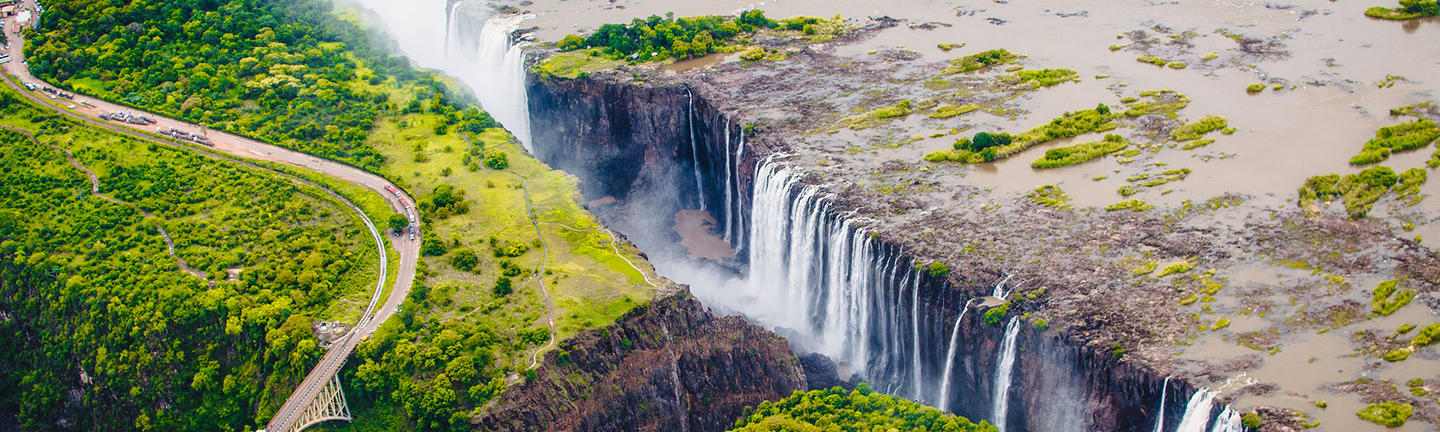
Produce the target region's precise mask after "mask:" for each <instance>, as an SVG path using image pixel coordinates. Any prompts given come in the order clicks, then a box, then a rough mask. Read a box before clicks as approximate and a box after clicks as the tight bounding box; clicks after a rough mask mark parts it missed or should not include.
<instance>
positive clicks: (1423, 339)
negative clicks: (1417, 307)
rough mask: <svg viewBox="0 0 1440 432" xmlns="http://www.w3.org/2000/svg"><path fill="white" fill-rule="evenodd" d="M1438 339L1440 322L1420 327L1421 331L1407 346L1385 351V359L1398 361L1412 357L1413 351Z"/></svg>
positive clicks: (1439, 336)
mask: <svg viewBox="0 0 1440 432" xmlns="http://www.w3.org/2000/svg"><path fill="white" fill-rule="evenodd" d="M1397 333H1398V332H1397ZM1437 341H1440V323H1434V324H1430V325H1428V326H1425V328H1422V329H1420V332H1419V333H1417V334H1416V335H1415V337H1414V338H1413V339H1410V343H1409V344H1407V345H1406V346H1405V347H1402V348H1397V349H1394V350H1391V351H1390V352H1388V353H1385V356H1384V358H1385V361H1390V362H1397V361H1401V360H1405V358H1407V357H1410V354H1411V353H1414V352H1415V351H1419V350H1420V349H1421V348H1424V347H1426V346H1429V345H1430V344H1433V343H1435V342H1437Z"/></svg>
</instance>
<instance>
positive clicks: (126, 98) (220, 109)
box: [25, 0, 495, 170]
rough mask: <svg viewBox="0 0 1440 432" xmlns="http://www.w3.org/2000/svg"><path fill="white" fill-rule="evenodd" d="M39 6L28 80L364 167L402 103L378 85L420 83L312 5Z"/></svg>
mask: <svg viewBox="0 0 1440 432" xmlns="http://www.w3.org/2000/svg"><path fill="white" fill-rule="evenodd" d="M45 7H46V13H45V17H44V19H42V20H40V22H41V23H43V26H42V27H40V28H39V29H38V31H37V32H36V34H35V35H34V36H32V37H30V38H28V40H27V44H26V45H25V49H26V54H27V55H28V56H29V58H30V65H31V68H32V69H33V72H34V73H35V74H36V76H38V77H40V78H42V79H46V80H48V81H51V82H55V83H58V84H61V85H66V86H70V87H72V88H74V89H75V90H77V91H80V92H84V93H88V94H91V95H93V96H96V97H99V98H103V99H107V100H113V101H120V102H123V103H126V104H130V105H133V106H136V107H139V108H142V109H146V110H150V111H154V112H156V113H159V114H162V115H166V116H171V117H176V118H180V119H184V120H186V121H190V122H193V123H196V124H203V125H207V126H209V127H211V128H214V129H221V130H226V131H230V132H235V133H238V134H240V135H246V136H252V137H256V138H259V139H261V140H264V141H266V142H270V143H274V144H277V145H280V146H284V147H289V148H293V149H296V150H300V151H304V152H306V153H310V154H314V155H319V156H323V157H327V158H332V159H337V160H341V161H345V162H347V163H350V164H354V165H357V166H360V167H364V168H366V169H370V170H374V169H377V168H379V166H380V165H381V163H383V162H384V161H383V159H382V158H381V157H380V155H379V154H376V153H375V151H374V150H373V149H370V148H368V147H366V146H365V138H366V136H368V134H369V131H370V129H371V128H372V127H373V126H374V124H375V121H376V117H377V115H378V114H379V112H380V111H381V109H382V108H385V107H392V106H393V105H394V104H404V103H407V102H409V101H405V100H398V99H397V98H395V97H394V96H395V95H394V92H393V90H391V89H389V88H387V86H385V85H384V84H385V83H386V82H387V80H389V79H390V78H394V79H395V80H398V81H392V83H399V82H404V83H411V82H414V81H415V80H418V79H420V78H421V75H420V74H419V73H417V72H415V71H413V70H411V69H410V68H409V67H408V61H406V60H404V59H403V58H400V57H394V56H390V55H389V54H387V53H386V52H385V51H384V50H382V49H378V48H372V46H375V45H372V44H371V43H370V38H371V37H374V36H371V35H370V34H369V33H367V32H366V31H365V30H364V29H361V28H360V27H358V26H356V25H354V24H352V23H350V22H348V21H344V20H339V19H335V18H333V17H332V16H330V15H329V14H330V8H331V6H330V3H329V2H324V1H318V0H303V1H299V2H276V1H271V0H234V1H231V2H227V3H222V2H195V1H168V2H131V3H125V4H122V5H111V4H109V3H103V2H92V1H84V0H57V1H50V2H46V4H45ZM396 85H399V84H396ZM413 85H418V86H421V87H439V85H438V84H434V83H433V82H428V83H427V82H420V83H416V84H413ZM437 109H441V110H443V111H446V112H450V114H451V115H452V116H454V117H455V118H456V120H457V123H459V121H460V120H463V121H464V122H465V124H466V125H465V128H468V129H472V130H481V129H484V128H486V127H493V126H494V125H495V123H494V121H493V120H491V119H490V118H489V116H487V115H484V114H483V113H481V112H480V111H479V110H473V109H472V110H465V111H460V110H458V109H456V108H454V107H453V106H447V107H445V108H439V107H437Z"/></svg>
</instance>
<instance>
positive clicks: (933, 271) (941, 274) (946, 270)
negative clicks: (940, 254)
mask: <svg viewBox="0 0 1440 432" xmlns="http://www.w3.org/2000/svg"><path fill="white" fill-rule="evenodd" d="M926 272H927V273H930V277H931V278H933V279H941V280H943V279H948V278H949V277H950V267H946V266H945V263H942V262H940V261H932V262H930V266H929V267H928V268H927V269H926Z"/></svg>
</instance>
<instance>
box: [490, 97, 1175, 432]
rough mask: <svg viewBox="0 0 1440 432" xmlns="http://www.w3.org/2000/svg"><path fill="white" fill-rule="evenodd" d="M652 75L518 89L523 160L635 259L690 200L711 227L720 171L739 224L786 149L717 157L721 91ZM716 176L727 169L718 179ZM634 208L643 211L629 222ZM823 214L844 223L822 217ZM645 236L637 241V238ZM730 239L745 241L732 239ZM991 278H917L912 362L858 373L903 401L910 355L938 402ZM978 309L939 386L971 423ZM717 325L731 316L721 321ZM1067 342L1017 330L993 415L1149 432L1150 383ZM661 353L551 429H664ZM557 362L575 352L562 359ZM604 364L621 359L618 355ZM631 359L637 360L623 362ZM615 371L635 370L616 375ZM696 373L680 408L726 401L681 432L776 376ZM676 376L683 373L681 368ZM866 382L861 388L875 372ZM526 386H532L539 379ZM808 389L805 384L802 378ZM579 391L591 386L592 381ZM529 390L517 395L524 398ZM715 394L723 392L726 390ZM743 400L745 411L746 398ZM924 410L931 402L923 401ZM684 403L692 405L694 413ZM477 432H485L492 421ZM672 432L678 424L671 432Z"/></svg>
mask: <svg viewBox="0 0 1440 432" xmlns="http://www.w3.org/2000/svg"><path fill="white" fill-rule="evenodd" d="M664 81H666V80H660V82H652V83H649V84H635V83H631V82H629V81H627V80H624V79H623V78H620V77H607V76H604V75H600V76H592V77H591V78H588V79H578V80H576V79H562V78H548V77H547V78H538V77H532V78H531V80H530V85H529V87H528V92H529V95H530V111H531V121H532V124H533V129H534V131H535V132H534V143H535V153H536V155H537V156H538V157H539V158H540V159H541V160H542V161H544V162H546V163H548V164H550V165H551V166H554V167H556V168H559V169H562V170H565V171H567V172H569V173H571V174H573V175H576V176H577V177H579V178H581V179H582V186H581V189H582V191H583V192H584V194H585V195H586V198H587V199H589V200H600V199H602V198H607V197H613V198H614V201H610V200H606V201H607V202H617V203H619V204H615V205H610V204H607V205H605V206H592V210H594V211H596V213H597V214H599V215H600V216H601V218H602V219H604V220H605V223H606V224H607V225H609V226H612V227H615V228H616V229H617V230H619V231H621V232H623V233H625V234H626V235H627V236H630V237H631V238H632V239H636V240H637V241H636V242H637V244H640V245H641V246H642V248H645V249H646V250H647V251H653V250H656V248H664V247H674V244H673V241H665V240H666V239H665V238H662V237H663V236H665V235H669V234H668V233H670V232H671V230H670V226H669V225H668V224H667V223H664V222H661V223H656V222H655V221H656V220H661V221H665V220H667V218H666V216H668V215H669V214H672V213H673V212H675V211H678V210H681V209H687V208H689V209H693V208H697V205H699V204H701V203H703V204H704V205H705V206H706V207H707V208H709V209H711V213H712V214H715V216H716V218H717V219H718V220H719V222H718V224H717V226H723V225H724V218H725V215H724V214H723V212H721V211H717V209H721V208H724V202H723V201H722V200H724V199H725V194H724V193H722V192H721V191H719V190H716V189H718V188H719V187H720V186H721V185H723V184H724V181H723V180H722V179H724V178H725V176H733V177H730V178H731V179H734V181H735V182H736V184H734V185H732V186H731V187H732V188H733V189H734V192H733V197H734V198H733V199H734V202H733V205H734V206H736V207H739V208H741V209H742V211H737V212H734V213H733V214H735V215H736V216H734V217H738V218H742V219H743V218H745V217H746V216H748V215H749V207H750V205H751V203H750V195H751V194H750V190H751V189H752V187H753V186H754V185H753V181H754V179H753V177H754V173H755V168H756V166H757V164H759V163H762V161H763V160H765V159H766V158H767V157H769V156H771V155H775V154H780V153H783V152H784V151H785V148H787V145H786V144H785V143H784V139H785V137H783V136H781V135H783V134H761V135H760V136H752V137H749V138H747V141H746V142H745V144H744V148H743V152H742V153H741V155H742V156H741V157H740V158H738V160H735V159H731V160H730V161H729V162H728V165H727V162H726V159H725V158H723V157H722V156H723V155H722V154H721V153H720V151H718V150H716V149H725V150H729V149H731V148H734V146H733V144H732V143H733V142H734V141H735V140H737V137H738V135H739V134H740V133H741V131H742V130H743V129H744V126H742V125H744V124H745V117H746V115H745V114H744V113H742V112H740V111H738V110H737V109H736V108H734V107H727V106H726V104H725V103H724V102H723V96H717V95H707V94H705V93H704V92H703V91H701V90H698V89H692V88H690V87H688V86H686V85H684V84H681V83H678V82H669V83H665V82H664ZM717 98H718V99H717ZM696 169H698V171H699V179H698V180H697V178H696V177H695V171H696ZM727 169H728V170H732V171H734V172H733V173H727V172H726V170H727ZM697 185H698V186H697ZM597 207H600V208H597ZM638 209H643V210H638ZM641 211H643V212H645V213H646V214H638V213H640V212H641ZM827 217H832V218H833V217H844V216H842V215H839V214H833V215H829V216H827ZM739 222H740V223H739V224H738V225H740V226H744V224H746V223H748V222H749V221H744V220H741V221H739ZM646 236H649V238H648V239H647V238H644V237H646ZM637 237H639V238H637ZM879 239H880V244H881V246H880V247H879V251H880V252H879V253H880V255H881V257H880V259H879V260H878V261H877V266H879V265H881V263H888V265H891V266H897V270H898V271H906V270H907V269H911V268H913V267H914V263H915V259H914V258H915V257H914V256H913V255H912V251H908V250H906V249H905V248H904V247H902V246H901V245H902V244H904V243H905V242H904V241H894V239H889V238H887V235H886V233H883V232H881V233H879ZM669 240H674V239H673V238H671V239H669ZM739 240H740V241H742V242H743V241H746V239H743V238H740V239H739ZM743 247H744V245H743V244H742V248H743ZM651 255H652V256H653V255H654V253H652V254H651ZM744 256H745V255H744V254H743V253H742V254H740V255H739V257H737V261H739V262H738V263H736V267H739V268H743V266H745V265H746V263H744V262H743V261H744ZM882 270H883V269H882ZM1031 276H1034V275H1031ZM1000 279H1002V275H1001V274H1000V272H999V271H998V270H996V269H994V268H990V267H988V266H984V265H975V266H965V267H961V268H952V272H951V276H950V278H949V280H948V281H942V280H936V279H933V278H925V280H924V282H922V283H920V284H917V287H918V288H916V289H918V290H919V294H918V295H917V300H918V303H919V305H918V312H915V313H917V314H918V316H919V319H918V320H917V321H918V328H917V329H915V332H916V334H918V335H919V337H918V339H919V348H918V349H917V350H916V352H918V354H919V357H920V358H919V359H918V360H914V359H912V358H911V357H912V356H911V353H910V352H909V349H906V350H904V351H906V352H887V353H884V354H883V355H882V356H881V358H880V359H879V360H875V359H872V362H876V363H883V365H881V366H876V365H874V364H872V365H871V368H872V371H873V370H883V371H882V372H881V374H884V375H887V376H889V377H896V376H899V377H906V378H905V379H903V380H900V381H903V382H901V383H898V384H894V385H898V386H899V387H893V386H892V387H891V388H890V389H889V390H887V391H891V392H893V393H895V394H897V395H899V396H905V397H911V398H915V394H916V392H914V391H912V390H910V389H908V388H904V387H905V386H907V385H908V383H909V382H910V379H908V377H909V376H910V375H909V374H910V373H911V371H907V370H904V369H903V368H904V366H902V365H903V364H908V362H911V361H913V362H914V363H913V364H918V365H919V367H920V369H921V370H922V371H923V372H922V373H920V375H923V377H924V378H923V379H922V381H923V384H924V385H925V386H926V387H927V388H926V389H925V390H922V391H920V392H918V394H919V395H920V396H921V398H922V399H938V398H937V397H936V396H937V395H938V392H937V391H933V389H930V388H929V387H931V386H933V385H934V383H935V382H937V381H940V380H939V378H940V377H939V373H937V372H936V371H939V370H942V369H943V367H942V366H943V365H944V364H945V363H946V351H947V348H948V347H949V343H950V340H951V337H952V330H953V326H954V319H955V318H954V317H955V316H956V315H957V314H958V312H959V307H960V305H962V304H964V303H965V301H966V300H967V299H971V298H976V297H981V296H985V295H988V294H989V293H990V289H991V287H992V286H994V285H995V284H996V283H997V282H998V281H999V280H1000ZM890 289H892V290H907V289H906V288H890ZM907 292H908V291H907ZM897 294H899V292H898V291H892V292H885V293H879V294H878V297H880V298H885V299H898V298H899V296H897ZM909 295H910V294H905V296H909ZM909 303H910V301H909V299H904V300H897V301H895V302H891V303H889V304H888V305H882V306H880V307H882V308H891V312H899V313H907V314H908V313H911V312H908V311H907V308H909V307H911V305H910V304H909ZM977 309H979V308H978V307H977ZM742 312H743V311H742ZM1012 312H1015V311H1012ZM982 313H983V310H975V311H971V312H970V313H969V316H968V317H967V319H966V320H965V322H963V323H962V325H961V326H960V328H959V331H958V333H955V334H954V335H953V336H954V338H955V344H956V346H957V350H956V356H955V359H954V368H953V374H954V376H953V380H952V382H953V383H954V387H953V388H952V389H951V390H952V392H951V394H952V395H953V396H952V397H951V398H950V403H949V404H948V405H949V408H950V410H952V411H953V412H955V413H956V414H959V415H962V416H966V417H970V418H973V419H987V418H989V417H990V415H991V410H992V404H993V399H994V397H993V395H994V393H995V390H994V388H993V387H994V374H995V367H996V363H997V357H998V351H999V345H1000V341H1001V339H1002V338H1003V334H1004V330H1003V327H1004V323H1001V324H1000V325H999V326H986V325H984V324H983V323H982V320H981V319H980V316H981V314H982ZM904 316H908V315H904ZM887 317H888V318H887ZM730 319H735V318H727V320H730ZM875 319H877V320H887V319H889V320H890V321H896V320H895V315H893V314H892V315H886V314H884V313H879V314H877V315H876V317H875ZM899 321H908V320H899ZM666 325H667V326H668V327H669V328H668V329H669V331H670V332H671V334H672V336H673V335H675V334H676V331H677V330H676V326H677V325H679V324H674V323H668V322H667V324H666ZM737 325H738V323H737ZM909 325H910V323H909V322H899V323H897V324H895V326H896V327H898V328H901V329H902V330H901V331H903V332H909V331H911V330H910V329H909V328H907V327H908V326H909ZM751 327H753V326H751ZM655 328H656V329H659V330H653V331H655V332H658V333H660V335H661V336H663V333H664V332H663V331H661V330H663V329H660V327H658V326H657V327H655ZM757 331H758V329H757ZM763 333H768V332H763ZM757 334H760V333H757ZM771 337H773V336H771ZM1078 337H1079V336H1076V335H1068V334H1062V333H1057V332H1055V331H1053V330H1042V329H1034V328H1030V326H1029V325H1025V326H1024V328H1023V329H1022V330H1021V331H1020V332H1019V334H1018V337H1017V346H1018V350H1017V359H1016V362H1015V366H1014V370H1015V372H1014V379H1013V387H1012V388H1011V390H1010V391H1009V393H1008V394H1009V398H1010V404H1009V406H1010V407H1011V408H1010V410H1009V412H1008V415H1007V417H1008V419H1009V421H1008V422H1007V423H1008V424H1009V428H1008V429H1009V430H1015V431H1024V430H1030V431H1041V430H1105V431H1110V430H1116V431H1142V430H1143V431H1148V430H1151V429H1153V428H1154V423H1155V420H1156V410H1157V409H1158V408H1159V406H1158V404H1159V400H1160V396H1161V389H1162V386H1163V385H1162V382H1163V380H1164V376H1163V375H1161V374H1158V373H1156V372H1155V371H1154V370H1153V369H1151V368H1149V367H1147V366H1143V365H1138V364H1135V363H1134V362H1129V361H1127V359H1126V358H1125V357H1123V356H1117V355H1115V354H1114V353H1111V352H1109V351H1107V350H1104V349H1100V348H1097V347H1096V346H1095V344H1088V343H1087V341H1086V340H1080V339H1077V338H1078ZM707 340H711V341H718V340H721V339H714V338H711V339H707ZM871 343H872V344H873V343H875V342H874V341H872V342H871ZM778 345H783V343H782V344H778ZM778 345H777V349H778ZM733 348H734V345H732V344H730V343H722V344H721V345H719V346H718V347H707V348H704V349H705V350H710V351H718V352H721V353H723V352H728V351H729V350H731V349H733ZM697 349H699V348H698V347H697ZM667 356H668V353H666V352H662V351H648V352H647V353H644V354H637V355H636V356H635V357H632V358H633V359H634V360H628V359H627V360H625V361H626V362H627V363H624V364H625V365H627V366H622V367H619V368H617V369H615V370H616V372H615V373H612V374H610V375H607V377H608V378H606V379H607V381H605V382H607V383H629V382H643V383H646V384H645V385H642V386H639V387H638V388H636V389H631V390H625V391H623V392H621V391H619V390H613V389H612V390H609V391H608V392H607V393H606V394H607V395H614V396H613V397H612V396H606V397H605V398H602V399H596V398H594V397H590V396H588V393H574V394H571V396H572V397H570V398H569V399H570V400H573V401H576V402H573V406H574V407H576V408H577V409H578V411H577V412H585V413H587V414H586V415H584V416H580V417H579V418H574V419H569V418H563V419H561V420H557V421H558V422H559V423H557V424H556V428H557V429H564V430H572V429H573V430H610V429H606V428H617V427H618V428H621V429H635V430H648V429H645V428H646V427H650V426H653V425H656V424H658V423H655V422H645V421H642V420H641V419H657V418H663V417H664V415H669V416H671V417H672V420H669V421H673V417H676V416H679V415H680V414H679V413H678V412H673V411H675V409H674V407H676V406H677V403H676V402H673V400H674V397H673V396H672V395H671V394H670V389H671V388H673V387H674V386H673V385H667V384H665V382H666V380H667V379H668V378H667V376H668V374H669V371H671V370H675V369H676V367H674V366H669V363H668V357H667ZM571 357H572V358H578V357H579V356H577V354H576V353H575V352H574V351H572V353H571ZM681 357H684V356H681ZM762 357H763V356H762ZM642 359H643V360H642ZM615 361H616V362H617V363H618V362H621V360H619V359H615ZM631 361H638V362H641V363H645V364H636V363H628V362H631ZM678 364H680V365H681V366H680V367H679V368H680V369H681V370H684V371H694V370H695V369H686V366H685V365H686V364H687V363H686V361H685V360H680V362H679V363H678ZM628 367H634V368H636V369H627V368H628ZM710 371H711V372H713V373H719V374H723V376H722V377H709V378H708V379H709V380H721V381H716V382H711V381H706V380H702V378H701V376H700V375H696V376H693V377H690V378H683V379H681V381H682V382H684V383H686V387H685V391H684V392H682V393H683V394H684V395H692V396H690V399H688V400H692V401H693V400H695V399H694V396H693V395H695V394H702V393H703V394H708V395H713V397H715V398H716V399H714V400H715V401H727V400H736V402H734V403H729V404H716V405H715V406H706V407H705V409H704V410H702V411H692V412H689V413H688V416H689V423H690V424H691V425H692V430H700V429H699V428H700V427H702V426H705V425H718V426H723V424H724V423H725V422H726V421H733V417H732V418H728V419H726V418H723V417H724V416H718V417H717V416H716V414H718V412H717V411H716V410H729V409H731V408H732V407H735V406H740V405H744V403H740V402H738V399H747V398H750V397H758V396H760V393H759V392H755V391H753V390H754V389H755V387H736V386H735V385H734V383H733V382H731V381H728V380H738V381H752V380H753V381H757V383H768V382H770V380H774V379H775V378H776V377H775V375H774V373H773V371H772V370H769V369H765V368H758V369H747V368H737V369H726V368H718V369H710ZM549 373H557V372H556V371H551V372H549ZM751 374H758V375H753V376H752V375H751ZM681 375H682V376H684V373H683V372H682V373H681ZM932 375H933V376H932ZM842 378H846V377H842ZM870 379H871V380H872V381H873V380H875V377H871V378H870ZM539 381H540V382H541V383H545V382H546V380H545V379H541V380H539ZM801 381H803V379H802V380H801ZM810 381H811V382H818V380H815V379H811V380H810ZM707 383H710V384H718V385H719V387H713V388H712V387H709V386H708V385H706V384H707ZM696 384H699V385H696ZM545 385H547V386H552V387H549V388H551V390H550V391H552V392H560V391H561V388H562V387H561V386H558V385H555V384H545ZM788 385H790V387H784V386H772V385H770V384H766V386H767V388H770V389H772V390H777V391H776V392H775V393H772V394H774V395H780V394H783V393H784V392H783V391H778V390H781V389H782V387H783V388H787V389H793V388H799V386H803V383H802V382H799V381H792V382H790V383H788ZM875 385H876V388H877V389H882V390H886V386H885V384H883V383H875ZM821 386H823V385H821ZM587 388H594V389H599V388H603V386H590V387H587ZM627 388H628V387H627ZM534 391H535V390H529V391H527V392H520V393H521V394H526V395H529V394H531V392H534ZM1194 391H1195V388H1194V386H1192V385H1190V384H1188V383H1185V382H1183V381H1182V380H1174V381H1172V382H1170V385H1169V386H1168V393H1169V396H1168V403H1167V404H1166V407H1165V408H1166V415H1165V419H1166V423H1167V424H1168V425H1171V426H1172V427H1173V425H1175V424H1178V423H1179V420H1180V417H1181V415H1182V414H1183V410H1184V408H1185V399H1186V398H1187V397H1188V396H1189V395H1190V394H1191V393H1193V392H1194ZM727 392H735V393H730V394H729V395H728V396H727V395H726V394H727ZM579 395H586V396H579ZM621 395H623V396H621ZM527 397H528V396H527ZM562 399H563V398H562ZM747 400H750V401H752V402H749V403H754V401H758V400H759V399H747ZM926 402H929V403H932V404H933V403H936V401H935V400H926ZM708 403H709V402H708V401H707V404H708ZM606 404H611V405H606ZM642 404H643V405H642ZM532 405H540V404H532ZM600 406H623V407H625V408H611V409H612V410H618V411H620V412H622V413H623V414H622V415H618V416H617V417H615V418H613V419H609V420H605V421H603V422H602V419H606V418H607V417H605V416H603V415H602V416H591V415H589V414H588V413H591V412H595V411H590V409H592V408H586V407H600ZM691 406H692V409H693V408H694V406H693V405H691ZM515 409H516V408H510V410H511V412H515V414H513V415H511V414H503V413H505V412H506V410H505V409H502V410H501V411H499V412H500V413H502V414H503V415H501V414H497V416H501V417H502V418H529V419H531V420H529V421H530V423H523V422H521V423H516V424H543V423H544V419H546V418H548V417H544V415H542V414H540V412H541V411H542V410H541V409H540V408H536V407H527V411H525V413H526V414H523V415H521V414H519V412H518V411H514V410H515ZM630 411H634V415H631V414H630ZM725 412H727V413H731V414H738V413H739V411H725ZM664 413H669V414H664ZM552 414H553V413H552ZM526 416H529V417H526ZM562 417H564V416H562ZM702 419H703V420H702ZM626 422H629V423H626ZM487 424H489V425H492V426H494V425H502V424H504V423H487ZM672 430H679V429H678V427H677V428H673V429H672Z"/></svg>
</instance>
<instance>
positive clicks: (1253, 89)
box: [1245, 83, 1265, 93]
mask: <svg viewBox="0 0 1440 432" xmlns="http://www.w3.org/2000/svg"><path fill="white" fill-rule="evenodd" d="M1262 91H1265V84H1262V83H1255V84H1250V85H1248V86H1245V92H1246V93H1259V92H1262Z"/></svg>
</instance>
